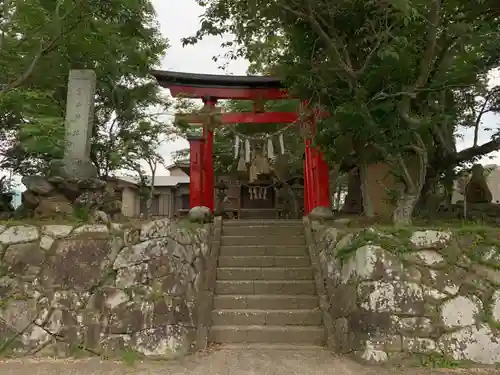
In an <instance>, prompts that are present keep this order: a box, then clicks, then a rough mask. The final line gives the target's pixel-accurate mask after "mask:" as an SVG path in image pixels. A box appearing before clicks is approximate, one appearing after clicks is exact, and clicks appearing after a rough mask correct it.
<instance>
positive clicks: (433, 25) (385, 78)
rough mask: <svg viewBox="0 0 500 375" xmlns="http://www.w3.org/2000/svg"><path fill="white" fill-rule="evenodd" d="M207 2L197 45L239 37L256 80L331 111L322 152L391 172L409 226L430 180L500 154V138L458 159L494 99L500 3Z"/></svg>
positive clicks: (398, 213)
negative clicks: (469, 130) (284, 87)
mask: <svg viewBox="0 0 500 375" xmlns="http://www.w3.org/2000/svg"><path fill="white" fill-rule="evenodd" d="M198 3H199V4H200V5H202V6H203V7H204V8H205V13H204V16H203V17H202V25H201V28H200V30H199V32H198V33H197V34H196V35H195V36H194V37H190V38H187V39H186V40H185V43H187V44H189V43H196V42H197V41H198V40H200V39H201V38H203V37H204V36H205V35H210V34H215V35H218V34H222V33H224V32H230V33H233V34H234V35H235V36H236V40H235V43H234V45H233V46H232V47H233V55H234V56H243V57H246V58H248V59H249V60H250V61H251V62H253V69H254V71H261V72H276V73H280V74H281V75H282V76H283V77H285V79H286V81H287V84H288V86H289V87H290V88H291V89H292V90H294V91H295V92H296V93H297V94H299V95H300V96H301V97H302V98H304V99H309V100H310V102H311V103H313V104H315V105H318V106H320V107H323V108H326V109H327V110H328V112H329V114H330V116H329V118H327V119H325V120H324V121H322V123H321V126H320V131H319V134H318V135H317V137H316V142H317V144H318V145H319V146H321V147H322V148H323V150H324V151H325V153H326V154H327V155H328V157H329V159H330V160H331V161H334V162H336V163H348V164H350V165H353V164H354V165H359V166H360V170H361V176H362V179H363V181H366V180H365V178H364V177H365V176H364V171H365V168H364V167H365V166H366V164H367V163H370V162H374V161H377V160H382V161H384V162H386V163H389V164H390V165H391V166H392V171H393V173H394V174H395V176H396V177H397V178H398V179H399V181H400V189H398V191H397V192H396V195H395V196H396V200H397V202H396V210H395V213H394V217H393V218H394V220H395V221H397V222H399V223H409V222H410V220H411V215H412V212H413V209H414V207H415V205H416V203H417V200H418V198H419V196H420V193H421V190H422V188H423V187H424V183H425V181H426V178H427V171H432V173H433V174H434V175H435V176H440V175H441V174H443V173H445V172H446V171H447V170H449V169H450V168H453V167H454V166H456V165H457V164H458V163H460V162H462V161H465V160H469V159H471V158H474V157H477V156H479V155H483V154H484V153H485V152H490V151H493V150H497V149H499V148H500V141H499V140H498V138H495V139H493V140H492V141H491V142H488V144H487V145H481V146H479V145H478V146H476V147H473V148H471V149H469V150H467V151H461V152H457V151H456V148H455V138H454V136H455V133H456V131H457V127H458V125H465V126H475V123H476V121H477V117H478V111H477V102H476V101H475V100H474V98H476V97H477V96H478V95H479V94H481V95H482V97H483V98H485V97H487V96H489V95H490V93H492V92H491V91H489V90H488V88H487V74H488V72H489V71H490V70H491V69H493V68H496V67H498V66H499V57H500V48H499V47H500V46H499V44H500V39H499V36H500V27H499V26H500V3H498V1H495V0H481V1H476V2H470V1H465V0H453V1H441V0H413V1H410V0H387V1H379V0H340V1H329V0H266V1H264V0H252V1H248V0H200V1H198ZM496 94H497V92H496V91H495V92H493V93H492V94H491V96H492V97H495V98H498V96H496ZM493 102H497V99H495V100H492V101H491V103H493ZM472 107H473V108H472ZM490 108H492V110H496V108H497V107H495V106H492V107H490ZM474 112H475V114H476V116H475V117H474V116H472V117H474V119H473V120H472V122H471V114H474ZM353 161H354V163H353ZM365 187H366V186H365ZM364 191H365V193H366V189H364ZM363 198H364V204H365V205H368V206H369V199H368V196H367V195H366V194H364V197H363ZM369 211H370V209H369V207H366V206H365V212H367V213H369Z"/></svg>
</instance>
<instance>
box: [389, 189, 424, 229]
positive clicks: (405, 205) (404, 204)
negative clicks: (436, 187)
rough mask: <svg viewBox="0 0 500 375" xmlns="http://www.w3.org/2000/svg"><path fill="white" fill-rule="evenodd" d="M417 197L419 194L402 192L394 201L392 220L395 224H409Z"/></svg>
mask: <svg viewBox="0 0 500 375" xmlns="http://www.w3.org/2000/svg"><path fill="white" fill-rule="evenodd" d="M419 197H420V194H407V193H402V194H401V195H400V197H399V198H398V200H397V202H396V208H395V209H394V212H393V214H392V222H393V223H394V224H396V225H410V224H411V219H412V216H413V210H414V209H415V206H416V205H417V202H418V199H419Z"/></svg>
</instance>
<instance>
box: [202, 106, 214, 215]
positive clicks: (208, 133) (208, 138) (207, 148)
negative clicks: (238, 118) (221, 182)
mask: <svg viewBox="0 0 500 375" xmlns="http://www.w3.org/2000/svg"><path fill="white" fill-rule="evenodd" d="M215 104H216V101H215V100H207V101H205V107H212V108H213V107H215ZM203 138H204V140H205V144H204V149H203V205H204V206H206V207H208V208H210V210H211V211H213V210H214V163H213V148H214V132H213V130H211V129H209V127H208V124H205V126H204V127H203Z"/></svg>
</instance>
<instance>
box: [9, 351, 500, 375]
mask: <svg viewBox="0 0 500 375" xmlns="http://www.w3.org/2000/svg"><path fill="white" fill-rule="evenodd" d="M0 374H1V375H63V374H64V375H128V374H131V375H132V374H134V375H171V374H172V375H173V374H176V375H184V374H185V375H188V374H189V375H201V374H205V375H216V374H217V375H254V374H255V375H313V374H314V375H322V374H331V375H380V374H384V375H386V374H387V375H433V374H435V375H437V374H443V375H444V374H467V375H489V374H500V371H499V370H495V369H470V368H468V369H425V368H387V367H382V368H381V367H367V366H362V365H360V364H358V363H355V362H353V361H352V360H350V359H347V358H344V357H338V356H334V355H332V354H330V353H329V352H328V351H326V350H320V349H318V350H304V349H300V350H293V349H289V350H277V349H275V350H265V351H263V350H257V349H224V348H221V349H218V350H210V351H208V352H205V353H199V354H196V355H193V356H189V357H186V358H183V359H180V360H173V361H142V362H136V363H134V364H133V365H132V364H125V363H123V362H121V361H102V360H99V359H95V358H91V359H82V360H71V359H64V360H61V359H58V360H56V359H54V360H51V359H24V360H21V359H16V360H5V361H1V362H0Z"/></svg>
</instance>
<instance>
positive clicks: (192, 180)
mask: <svg viewBox="0 0 500 375" xmlns="http://www.w3.org/2000/svg"><path fill="white" fill-rule="evenodd" d="M204 143H205V142H204V141H203V139H202V138H190V139H189V207H190V208H193V207H197V206H202V205H203V202H202V192H203V185H202V183H203V181H202V171H203V144H204Z"/></svg>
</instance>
